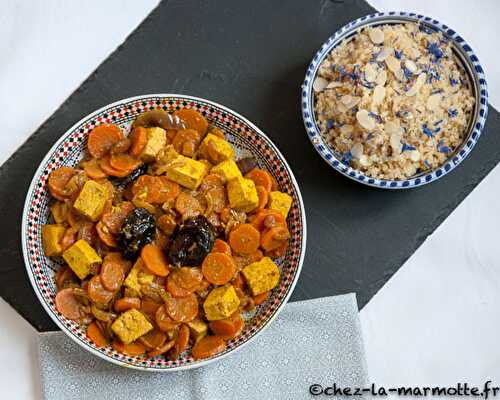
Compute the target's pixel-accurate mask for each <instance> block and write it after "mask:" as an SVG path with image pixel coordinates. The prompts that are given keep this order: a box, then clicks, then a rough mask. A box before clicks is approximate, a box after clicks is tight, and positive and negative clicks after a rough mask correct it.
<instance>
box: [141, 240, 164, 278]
mask: <svg viewBox="0 0 500 400" xmlns="http://www.w3.org/2000/svg"><path fill="white" fill-rule="evenodd" d="M141 259H142V261H144V266H145V267H146V269H147V270H148V271H149V272H150V273H152V274H155V275H158V276H167V275H168V273H169V272H170V268H169V266H168V261H167V257H166V256H165V254H163V251H162V250H161V248H160V247H158V246H155V245H154V244H147V245H146V246H144V247H143V248H142V250H141Z"/></svg>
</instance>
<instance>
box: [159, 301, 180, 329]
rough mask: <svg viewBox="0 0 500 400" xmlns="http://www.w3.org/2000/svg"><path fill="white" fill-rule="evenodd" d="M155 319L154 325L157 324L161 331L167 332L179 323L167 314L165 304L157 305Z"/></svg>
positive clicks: (175, 327)
mask: <svg viewBox="0 0 500 400" xmlns="http://www.w3.org/2000/svg"><path fill="white" fill-rule="evenodd" d="M155 321H156V325H158V328H160V330H162V331H163V332H168V331H171V330H173V329H177V328H178V326H179V323H178V322H177V321H174V320H173V319H172V318H170V316H169V315H168V314H167V310H166V307H165V305H162V306H160V307H158V309H157V310H156V313H155Z"/></svg>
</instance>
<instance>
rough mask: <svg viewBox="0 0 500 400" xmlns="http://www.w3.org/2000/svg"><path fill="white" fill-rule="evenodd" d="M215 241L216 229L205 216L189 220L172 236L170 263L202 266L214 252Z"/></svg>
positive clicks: (169, 254)
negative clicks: (206, 258) (211, 252)
mask: <svg viewBox="0 0 500 400" xmlns="http://www.w3.org/2000/svg"><path fill="white" fill-rule="evenodd" d="M214 241H215V233H214V229H213V227H212V225H211V224H210V222H208V221H207V219H206V218H205V217H204V216H202V215H199V216H197V217H194V218H189V219H187V220H186V221H185V222H184V224H183V225H182V226H177V228H176V230H175V231H174V233H173V235H172V244H171V245H170V250H169V253H168V258H169V261H170V262H171V263H172V264H175V265H189V266H195V265H200V264H201V263H202V261H203V260H204V258H205V257H206V255H207V254H208V253H210V251H211V250H212V247H213V246H214Z"/></svg>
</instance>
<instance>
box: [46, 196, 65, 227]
mask: <svg viewBox="0 0 500 400" xmlns="http://www.w3.org/2000/svg"><path fill="white" fill-rule="evenodd" d="M50 213H51V214H52V218H54V221H55V222H56V224H62V223H63V222H64V221H66V215H67V214H68V205H67V204H66V203H62V202H60V201H56V202H55V203H54V204H53V205H51V206H50Z"/></svg>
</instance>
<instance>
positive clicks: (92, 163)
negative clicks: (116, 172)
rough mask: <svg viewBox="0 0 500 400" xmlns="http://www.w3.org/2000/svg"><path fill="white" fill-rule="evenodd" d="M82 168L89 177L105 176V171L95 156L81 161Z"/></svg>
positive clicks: (101, 177)
mask: <svg viewBox="0 0 500 400" xmlns="http://www.w3.org/2000/svg"><path fill="white" fill-rule="evenodd" d="M82 166H83V170H84V171H85V173H86V174H87V176H88V177H89V178H91V179H104V178H106V177H107V175H106V173H105V172H104V171H103V170H102V169H101V167H100V166H99V163H98V162H97V159H96V158H92V159H91V160H89V161H85V162H83V163H82Z"/></svg>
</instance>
